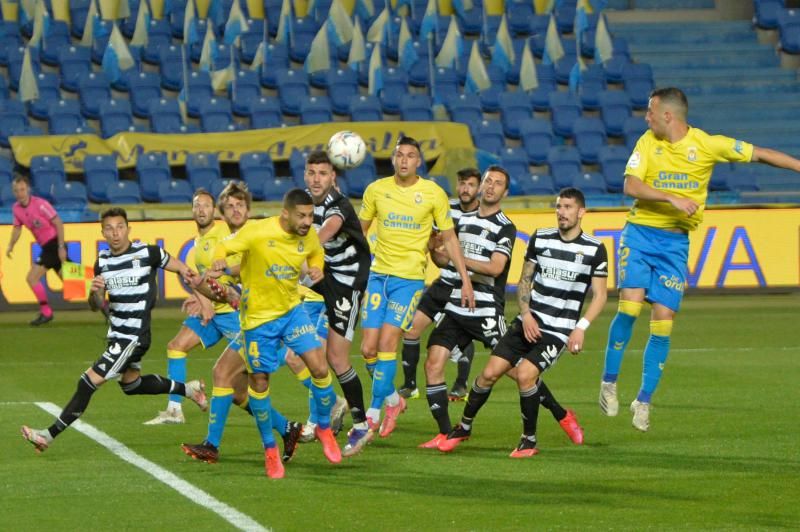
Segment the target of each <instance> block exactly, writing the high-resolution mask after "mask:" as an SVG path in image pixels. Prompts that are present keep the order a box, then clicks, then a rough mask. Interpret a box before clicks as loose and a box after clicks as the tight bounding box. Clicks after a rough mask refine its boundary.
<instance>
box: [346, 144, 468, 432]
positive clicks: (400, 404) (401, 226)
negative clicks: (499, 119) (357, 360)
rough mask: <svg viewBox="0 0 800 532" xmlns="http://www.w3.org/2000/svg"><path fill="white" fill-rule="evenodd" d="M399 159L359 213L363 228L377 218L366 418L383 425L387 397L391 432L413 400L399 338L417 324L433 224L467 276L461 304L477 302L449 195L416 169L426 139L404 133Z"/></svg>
mask: <svg viewBox="0 0 800 532" xmlns="http://www.w3.org/2000/svg"><path fill="white" fill-rule="evenodd" d="M392 164H393V165H394V170H395V173H394V175H393V176H391V177H386V178H383V179H378V180H377V181H374V182H373V183H371V184H370V185H369V186H368V187H367V189H366V190H365V191H364V198H363V200H362V203H361V212H360V213H359V215H358V217H359V218H360V220H361V228H362V230H363V231H364V234H367V232H368V231H369V228H370V226H371V225H372V223H373V221H377V228H376V229H377V231H376V233H377V241H376V244H375V249H374V250H375V258H374V259H373V261H372V267H371V269H370V274H369V280H368V281H367V291H366V294H365V296H364V303H363V306H362V328H363V335H362V341H361V354H362V355H363V357H364V359H365V360H366V363H367V369H368V370H369V371H371V372H372V373H373V379H372V401H371V403H370V407H369V409H368V410H367V421H368V422H369V423H370V425H371V426H372V427H373V429H374V428H377V427H378V422H379V421H380V415H381V414H380V411H381V407H382V406H383V402H384V400H385V401H386V417H385V419H384V421H383V423H382V424H381V425H380V435H381V437H384V438H385V437H386V436H388V435H389V434H391V432H392V431H393V430H394V427H395V425H396V423H397V416H398V415H400V413H401V412H403V411H404V410H405V406H406V402H405V399H404V398H403V397H401V396H400V395H399V394H398V393H397V391H396V390H395V386H394V376H395V373H396V372H397V362H396V360H397V345H398V342H399V341H400V338H401V337H402V335H403V332H404V331H407V330H408V329H409V328H410V327H411V324H412V321H413V318H414V313H415V311H416V308H417V303H418V302H419V299H420V296H421V295H422V291H423V289H424V288H425V283H424V280H425V267H426V265H427V263H428V257H427V250H428V239H429V237H430V234H431V228H432V227H433V224H434V223H435V224H436V226H437V227H438V229H439V231H440V232H441V235H442V239H443V242H444V246H445V248H446V249H447V252H448V254H449V255H450V257H451V258H452V262H453V265H454V266H455V268H456V271H457V272H458V274H459V276H460V277H461V280H462V283H463V284H462V287H461V294H462V296H461V300H462V301H461V302H462V306H464V307H469V308H474V306H475V299H474V294H473V291H472V283H471V282H470V279H469V274H468V273H467V269H466V267H465V266H464V255H463V254H462V253H461V246H460V245H459V242H458V237H456V234H455V231H454V230H453V220H452V219H451V217H450V204H449V202H448V198H447V194H446V193H445V192H444V190H442V188H441V187H439V185H437V184H436V183H434V182H433V181H429V180H427V179H422V178H420V177H419V176H418V175H417V169H419V167H420V165H421V164H422V157H421V152H420V148H419V143H418V142H417V141H416V140H414V139H412V138H410V137H401V138H400V139H399V140H398V141H397V146H396V147H395V149H394V153H393V154H392Z"/></svg>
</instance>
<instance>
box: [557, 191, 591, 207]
mask: <svg viewBox="0 0 800 532" xmlns="http://www.w3.org/2000/svg"><path fill="white" fill-rule="evenodd" d="M558 197H559V198H571V199H574V200H575V203H577V204H578V205H579V206H580V207H583V208H584V209H585V208H586V198H585V197H584V195H583V192H581V190H580V189H578V188H575V187H566V188H562V189H561V190H559V191H558Z"/></svg>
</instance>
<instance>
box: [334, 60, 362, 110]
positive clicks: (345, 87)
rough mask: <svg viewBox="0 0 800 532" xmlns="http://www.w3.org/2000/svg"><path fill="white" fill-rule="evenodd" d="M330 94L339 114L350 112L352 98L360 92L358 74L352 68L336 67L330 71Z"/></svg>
mask: <svg viewBox="0 0 800 532" xmlns="http://www.w3.org/2000/svg"><path fill="white" fill-rule="evenodd" d="M327 75H328V81H327V83H328V96H329V97H330V99H331V107H332V109H333V112H334V113H336V114H337V115H346V114H349V113H350V100H351V99H352V98H353V95H354V94H358V74H356V72H355V71H353V70H352V69H350V68H334V69H331V70H329V71H328V74H327Z"/></svg>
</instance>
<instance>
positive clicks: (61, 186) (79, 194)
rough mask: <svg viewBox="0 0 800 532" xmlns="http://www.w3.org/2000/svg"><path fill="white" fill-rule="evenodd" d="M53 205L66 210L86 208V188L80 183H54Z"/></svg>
mask: <svg viewBox="0 0 800 532" xmlns="http://www.w3.org/2000/svg"><path fill="white" fill-rule="evenodd" d="M53 203H55V205H56V207H64V208H68V209H82V208H84V207H86V204H87V203H88V199H87V196H86V186H85V185H84V184H83V183H81V182H80V181H65V182H63V183H54V184H53Z"/></svg>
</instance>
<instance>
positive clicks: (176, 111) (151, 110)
mask: <svg viewBox="0 0 800 532" xmlns="http://www.w3.org/2000/svg"><path fill="white" fill-rule="evenodd" d="M147 114H148V115H149V116H150V129H151V130H152V131H153V133H181V132H182V128H183V118H182V117H181V109H180V105H178V100H176V99H175V98H158V99H154V100H150V103H149V104H148V112H147Z"/></svg>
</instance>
